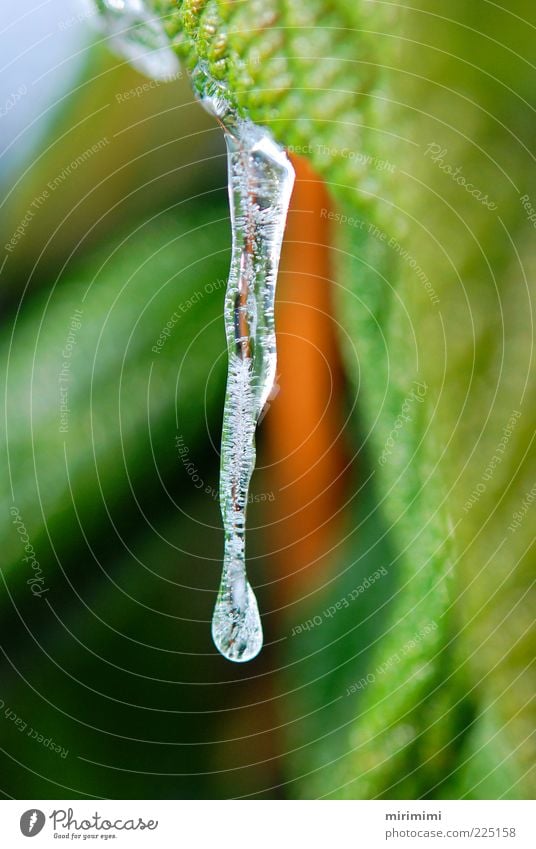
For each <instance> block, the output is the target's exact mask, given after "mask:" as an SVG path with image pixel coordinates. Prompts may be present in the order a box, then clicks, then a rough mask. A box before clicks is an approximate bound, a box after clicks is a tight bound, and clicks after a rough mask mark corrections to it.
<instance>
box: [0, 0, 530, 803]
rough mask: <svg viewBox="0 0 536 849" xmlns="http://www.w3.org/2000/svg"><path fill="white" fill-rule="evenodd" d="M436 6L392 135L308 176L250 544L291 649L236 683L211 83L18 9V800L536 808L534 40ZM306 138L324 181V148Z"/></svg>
mask: <svg viewBox="0 0 536 849" xmlns="http://www.w3.org/2000/svg"><path fill="white" fill-rule="evenodd" d="M350 5H352V6H353V5H355V4H350V3H348V8H350ZM358 5H359V4H358ZM361 5H363V4H361ZM368 5H376V4H368ZM317 6H318V4H315V9H316V7H317ZM414 6H415V8H414V9H413V10H407V9H406V10H405V11H404V10H399V11H400V12H401V14H400V17H399V18H396V19H392V20H391V19H390V20H389V23H388V24H386V25H385V28H384V29H382V30H381V31H378V32H376V33H375V37H374V40H373V41H374V46H373V49H374V51H376V53H377V58H376V62H377V65H378V67H380V68H381V69H382V72H383V73H385V74H386V76H387V79H388V80H389V81H390V84H391V87H392V88H391V90H390V94H389V95H387V94H386V95H385V97H384V98H382V97H381V96H379V95H378V96H376V98H375V106H374V111H373V113H372V114H373V119H374V121H375V124H374V125H373V126H372V127H370V126H369V127H363V126H358V124H359V121H358V119H357V118H356V125H355V127H353V126H350V128H349V129H348V127H346V130H345V132H346V131H348V132H349V134H350V138H351V139H353V141H352V143H351V146H350V147H346V146H344V147H341V146H339V148H338V149H336V148H335V147H334V146H333V144H332V143H330V144H331V146H329V145H328V147H329V150H328V149H326V150H324V151H322V152H321V153H319V151H318V148H316V150H315V151H314V152H316V154H317V156H316V160H317V161H316V162H314V163H313V165H311V162H310V160H311V158H312V159H313V160H314V159H315V157H314V156H313V157H310V156H309V155H308V153H310V152H311V151H308V150H307V145H306V144H305V145H301V146H300V145H297V144H295V145H294V146H293V145H292V144H291V143H289V145H288V146H289V149H290V151H291V155H292V157H293V162H294V164H295V167H296V172H297V183H296V190H295V194H294V198H293V202H292V208H291V212H290V214H289V220H288V228H287V234H286V239H285V246H284V254H283V258H282V267H281V274H280V281H279V287H278V307H277V322H278V336H279V350H280V358H279V370H278V378H277V384H276V390H275V391H274V393H273V398H272V399H271V401H270V407H269V409H268V411H267V413H266V415H265V416H264V418H263V421H262V424H261V427H260V430H259V436H258V442H257V445H258V467H257V471H256V473H255V476H254V481H253V485H252V492H251V503H250V506H249V512H248V522H249V532H248V541H247V547H248V562H249V571H250V580H251V583H252V585H253V586H254V587H255V590H256V593H257V596H258V599H259V606H260V609H261V613H262V617H263V626H264V630H265V636H266V645H265V648H264V650H263V651H262V653H261V654H260V655H259V657H258V658H256V659H255V660H254V661H252V662H251V663H248V664H245V665H235V664H230V663H228V662H227V661H225V660H224V659H223V658H222V657H220V656H219V655H218V653H217V652H216V650H215V648H214V646H213V644H212V642H211V637H210V618H211V614H212V608H213V605H214V601H215V597H216V592H217V588H218V584H219V575H220V568H221V552H222V543H223V541H222V530H221V522H220V514H219V507H218V500H217V492H218V465H219V439H220V430H221V418H222V410H223V397H224V391H225V371H226V353H225V337H224V330H223V322H222V307H223V296H224V287H225V280H226V276H227V270H228V266H229V261H230V238H231V233H230V224H229V218H228V207H227V197H226V162H225V155H224V145H223V139H222V136H221V131H220V129H219V127H218V126H217V125H216V123H215V122H214V121H213V120H212V119H211V118H210V117H209V116H208V115H207V114H206V113H205V112H204V111H203V109H202V108H201V106H200V105H199V104H198V103H197V102H195V100H194V98H193V95H192V92H191V87H190V82H189V79H188V75H187V74H186V73H185V72H184V70H182V71H181V72H180V73H178V74H177V76H176V78H175V79H173V80H172V81H169V82H165V83H163V82H155V81H150V80H149V79H148V78H146V77H143V76H142V75H140V74H139V73H138V72H137V71H135V70H134V69H132V68H131V67H130V66H129V65H128V64H127V63H126V62H125V61H123V59H121V58H120V57H118V56H117V55H114V54H113V53H111V52H110V50H109V49H108V47H109V46H108V44H107V39H106V37H105V36H103V35H102V34H99V33H98V32H96V30H95V28H94V23H95V21H94V20H92V19H93V18H94V15H93V13H92V11H91V7H90V6H89V5H84V6H81V5H79V4H78V3H75V2H71V0H61V2H58V0H54V2H52V0H49V2H44V3H42V2H41V3H37V2H33V0H27V2H25V3H22V4H21V3H15V2H11V0H9V2H7V3H6V2H4V3H3V6H2V13H1V14H2V23H1V38H2V64H3V66H4V67H3V69H2V75H1V88H2V96H1V97H0V108H1V110H2V111H1V117H0V133H1V137H0V145H1V155H0V180H1V184H2V198H1V207H2V218H1V223H0V229H1V233H2V239H1V260H0V279H1V287H0V299H1V311H2V312H1V314H2V318H1V321H2V338H1V342H0V344H1V348H2V383H3V386H2V388H3V393H2V395H3V399H4V414H3V415H2V424H1V425H0V427H1V429H2V440H1V442H2V469H3V472H4V474H3V478H2V481H3V483H2V494H1V498H2V507H1V510H0V516H1V519H0V521H1V522H2V547H1V564H2V568H1V575H2V581H1V583H0V759H1V769H0V776H1V780H0V791H1V792H2V794H3V796H4V797H5V798H11V797H13V798H30V799H31V798H92V797H96V798H101V797H102V798H230V797H246V798H251V797H256V798H290V799H292V798H310V797H340V796H349V797H354V798H376V797H386V798H397V797H399V798H450V797H453V798H460V797H462V798H503V797H506V798H525V797H531V796H532V794H533V793H534V775H533V767H534V743H533V733H534V713H533V710H532V701H533V696H534V678H533V676H532V672H531V670H532V662H533V654H534V651H533V649H534V645H533V638H531V633H532V631H531V628H532V621H533V613H532V611H533V597H532V605H531V587H532V574H533V571H534V570H533V568H532V567H533V563H534V541H533V540H534V538H533V532H532V529H533V525H534V512H533V511H534V506H533V501H534V497H535V490H534V486H535V461H534V449H533V439H534V416H533V409H534V395H535V393H534V388H535V381H534V359H533V358H534V354H533V341H534V339H533V323H532V322H533V291H534V287H533V279H534V268H535V259H536V254H535V249H534V226H535V223H534V222H535V219H536V213H534V209H535V208H536V177H535V170H534V138H535V137H536V119H535V111H534V107H535V94H534V93H535V91H536V85H535V83H536V77H535V71H534V64H533V60H534V32H535V28H536V18H535V13H534V9H533V8H532V5H531V4H530V3H529V2H528V0H527V2H522V0H517V2H514V3H513V4H512V3H509V4H506V3H502V4H501V3H490V2H487V0H478V2H474V3H471V4H467V3H462V2H461V1H460V2H454V3H453V4H450V6H449V10H448V17H447V16H446V14H445V9H444V7H443V4H439V3H434V2H431V0H430V2H418V3H416V4H414ZM338 7H341V8H344V7H345V4H344V3H343V2H342V0H340V2H339V3H335V4H333V8H332V5H330V4H326V9H325V10H324V9H323V7H322V3H320V6H319V8H320V13H321V14H322V15H328V16H329V15H335V16H336V12H337V8H338ZM334 10H335V11H334ZM326 20H328V18H326ZM329 20H331V18H329ZM334 23H335V24H337V20H335V19H334ZM296 26H297V25H296ZM275 29H277V26H276V27H275ZM328 31H329V30H328V29H326V30H325V32H324V35H323V38H324V39H327V35H326V33H327V32H328ZM365 35H366V36H367V37H368V38H369V40H370V31H365V29H363V31H362V32H360V31H359V30H357V29H348V31H347V32H346V33H344V32H343V33H342V35H341V39H342V41H341V42H340V43H341V44H342V45H343V47H342V48H341V50H340V52H339V54H338V55H339V58H340V60H341V62H348V61H349V57H354V56H357V57H358V58H357V59H356V60H355V61H357V62H358V64H359V55H358V54H359V50H358V48H359V45H360V44H361V42H360V38H364V37H365ZM309 36H310V41H311V44H313V45H315V44H316V43H317V41H315V40H318V39H320V42H319V43H318V45H317V47H315V49H317V50H318V51H319V52H320V54H321V56H324V58H325V59H326V62H331V61H332V58H331V59H330V58H329V57H330V56H332V54H331V45H330V44H329V42H328V41H327V40H326V41H325V42H322V39H321V38H320V34H319V32H317V34H316V35H315V34H314V33H313V34H311V33H309ZM356 39H357V40H356ZM393 42H396V44H395V45H394V47H393ZM356 44H357V48H355V46H354V45H356ZM339 46H340V44H339ZM311 49H312V48H311ZM356 49H357V50H358V53H357V54H356V53H355V50H356ZM375 55H376V54H375ZM352 61H354V59H353V58H352ZM365 64H366V62H363V65H365ZM320 67H321V62H320ZM346 67H347V66H346V65H345V68H346ZM362 71H363V68H359V67H355V68H354V67H353V66H351V65H349V66H348V69H347V73H348V79H349V83H348V85H349V86H351V85H352V75H353V74H359V73H361V72H362ZM308 86H309V89H310V91H312V92H313V94H314V91H315V86H316V87H317V88H318V92H319V95H320V94H322V95H325V93H326V92H325V91H324V90H323V89H322V81H321V80H320V81H319V80H318V78H317V77H315V75H314V74H311V77H310V80H309V83H308ZM302 87H303V84H302ZM299 90H300V89H299V88H297V91H299ZM330 96H331V98H332V99H333V98H335V99H336V97H337V96H338V93H337V91H335V90H332V91H331V92H330ZM307 102H308V101H307ZM298 103H299V101H298ZM272 108H273V111H272V113H271V115H272V120H273V129H274V132H276V133H280V134H281V135H282V140H283V141H285V126H284V123H283V124H281V116H279V114H278V106H277V99H276V100H275V105H274V104H272ZM304 108H306V107H304ZM302 117H303V120H304V122H305V121H307V122H308V125H309V124H310V127H311V129H310V132H311V140H312V142H311V143H313V142H314V144H315V145H316V144H317V140H318V139H319V138H320V139H322V134H321V132H322V127H323V124H322V121H323V118H322V113H321V111H320V112H319V113H318V114H313V115H309V114H304V115H303V116H302ZM283 118H284V119H285V120H287V121H288V122H289V123H290V121H291V119H289V118H288V117H285V116H283ZM292 120H293V121H295V119H294V118H293V119H292ZM267 123H270V121H267ZM354 130H355V132H354ZM365 130H369V131H370V137H369V136H367V134H366V132H365ZM304 132H305V130H304ZM377 136H378V137H380V138H376V137H377ZM347 137H348V136H345V138H347ZM289 138H290V136H289ZM370 138H372V139H373V141H372V142H371V141H370ZM369 144H370V146H368V145H369ZM366 157H368V159H367V158H366ZM345 160H346V161H348V160H349V161H352V162H354V163H358V164H360V165H362V166H363V169H364V172H365V173H364V176H363V181H364V182H363V185H364V186H365V188H364V189H363V191H364V193H365V194H366V195H367V202H364V201H363V198H360V200H359V201H357V202H354V201H353V200H352V197H351V192H352V190H353V187H352V186H350V187H348V186H345V187H344V186H343V187H342V188H341V180H340V173H341V171H340V167H341V166H340V163H341V162H342V163H343V165H344V161H345ZM319 163H320V164H319ZM337 163H338V165H337ZM336 166H337V167H339V170H337V167H336ZM449 169H450V170H449ZM456 169H458V170H457V171H456ZM330 174H333V176H332V177H330ZM460 174H463V175H464V178H466V183H470V184H471V186H472V187H473V188H474V191H475V192H476V193H477V194H474V193H473V194H472V193H470V191H469V190H467V188H466V186H465V185H464V184H461V183H460V182H459V180H457V179H456V178H457V177H459V176H460ZM367 181H368V182H367ZM371 187H372V188H371ZM483 198H485V199H487V200H485V201H483V200H482V199H483ZM371 199H372V200H371ZM387 208H389V209H390V210H391V211H392V209H393V208H396V210H397V212H398V213H400V222H401V223H400V226H398V225H397V227H398V229H396V230H395V229H393V228H392V226H391V223H390V222H391V220H392V219H390V218H389V217H388V216H387V214H386V213H385V210H386V209H387ZM531 210H532V211H531ZM533 213H534V215H533ZM28 546H29V547H28ZM24 558H26V559H24ZM29 581H30V583H29ZM32 581H33V582H32Z"/></svg>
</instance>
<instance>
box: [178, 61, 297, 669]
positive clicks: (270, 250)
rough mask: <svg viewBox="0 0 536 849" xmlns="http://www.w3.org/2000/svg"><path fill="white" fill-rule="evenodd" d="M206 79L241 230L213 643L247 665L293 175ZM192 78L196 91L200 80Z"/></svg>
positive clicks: (204, 96)
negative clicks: (248, 546)
mask: <svg viewBox="0 0 536 849" xmlns="http://www.w3.org/2000/svg"><path fill="white" fill-rule="evenodd" d="M197 73H198V74H200V75H202V84H201V86H199V90H200V97H201V101H202V103H203V104H204V106H205V107H206V108H207V109H208V110H209V111H210V112H212V113H213V114H214V115H215V116H216V117H217V119H218V120H219V122H220V123H221V125H222V127H223V129H224V135H225V142H226V145H227V162H228V181H229V204H230V209H231V225H232V254H231V268H230V271H229V281H228V284H227V292H226V295H225V332H226V337H227V348H228V357H229V369H228V376H227V391H226V397H225V410H224V414H223V430H222V446H221V467H220V504H221V511H222V518H223V526H224V531H225V546H224V558H223V574H222V579H221V585H220V590H219V593H218V598H217V601H216V606H215V608H214V616H213V619H212V637H213V639H214V643H215V644H216V647H217V648H218V649H219V651H220V652H221V653H222V654H223V655H224V657H226V658H227V659H228V660H234V661H246V660H251V659H252V658H253V657H255V656H256V655H257V654H258V653H259V651H260V650H261V648H262V641H263V636H262V625H261V620H260V616H259V609H258V607H257V600H256V598H255V594H254V592H253V590H252V589H251V587H250V585H249V583H248V581H247V577H246V562H245V533H246V508H247V501H248V491H249V483H250V480H251V475H252V473H253V469H254V467H255V429H256V426H257V421H258V419H259V416H260V415H261V413H262V410H263V408H264V405H265V404H266V402H267V400H268V396H269V395H270V392H271V390H272V387H273V384H274V380H275V370H276V337H275V325H274V301H275V287H276V280H277V269H278V265H279V257H280V253H281V243H282V241H283V233H284V229H285V223H286V218H287V212H288V206H289V202H290V196H291V193H292V187H293V185H294V169H293V168H292V165H291V164H290V162H289V160H288V159H287V156H286V154H285V152H284V150H283V149H282V148H281V147H280V146H279V145H278V144H277V143H276V142H275V141H274V139H273V138H272V136H271V135H270V133H269V132H268V131H267V130H266V129H263V128H262V127H258V126H257V125H255V124H253V123H252V122H251V121H249V120H247V119H245V118H242V117H240V116H238V115H237V114H236V113H235V112H234V111H233V110H232V109H231V108H230V107H229V105H228V103H227V100H226V98H225V91H224V89H223V88H222V86H221V85H220V84H219V83H217V82H215V81H211V80H209V78H208V75H207V73H206V71H205V70H204V69H203V68H202V67H200V68H199V69H198V72H197ZM193 79H194V85H195V83H196V75H194V78H193Z"/></svg>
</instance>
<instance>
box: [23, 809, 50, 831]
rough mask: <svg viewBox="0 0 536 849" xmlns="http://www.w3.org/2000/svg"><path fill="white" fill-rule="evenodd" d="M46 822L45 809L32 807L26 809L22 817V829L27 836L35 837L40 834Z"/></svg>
mask: <svg viewBox="0 0 536 849" xmlns="http://www.w3.org/2000/svg"><path fill="white" fill-rule="evenodd" d="M44 824H45V815H44V813H43V811H39V810H38V809H37V808H30V810H29V811H24V813H23V815H22V816H21V818H20V830H21V831H22V833H23V834H24V836H25V837H35V835H36V834H39V832H40V831H41V829H42V828H43V826H44Z"/></svg>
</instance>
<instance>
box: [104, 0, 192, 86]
mask: <svg viewBox="0 0 536 849" xmlns="http://www.w3.org/2000/svg"><path fill="white" fill-rule="evenodd" d="M96 4H97V8H98V10H99V12H100V24H101V28H102V29H103V30H104V32H106V33H107V35H108V38H109V41H110V46H111V47H112V48H113V49H114V50H115V51H116V52H117V53H119V54H120V55H121V56H124V57H125V58H126V59H128V60H129V62H131V64H132V65H134V67H135V68H137V69H138V71H141V72H142V73H143V74H146V75H147V76H148V77H154V78H156V79H159V80H165V79H170V78H171V77H173V76H175V75H176V74H177V73H178V71H179V60H178V59H177V57H176V55H175V53H174V52H173V49H172V48H171V45H170V42H169V38H168V36H167V35H166V31H165V29H164V25H163V23H162V20H161V19H160V18H159V17H158V16H157V14H156V12H155V11H154V10H153V9H152V8H151V6H150V4H148V3H147V2H146V0H96Z"/></svg>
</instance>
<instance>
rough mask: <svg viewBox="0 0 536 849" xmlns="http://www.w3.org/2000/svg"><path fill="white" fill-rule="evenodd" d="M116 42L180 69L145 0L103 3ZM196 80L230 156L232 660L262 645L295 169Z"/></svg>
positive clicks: (156, 69) (224, 461) (227, 465)
mask: <svg viewBox="0 0 536 849" xmlns="http://www.w3.org/2000/svg"><path fill="white" fill-rule="evenodd" d="M96 4H97V7H98V9H99V11H100V13H101V21H102V25H103V28H104V29H105V31H106V32H107V33H108V35H109V37H110V40H111V45H112V46H113V47H114V48H115V49H116V50H117V51H118V52H119V53H122V54H123V55H124V56H126V57H127V58H128V59H130V61H131V62H132V63H133V64H134V65H136V66H137V67H138V68H139V69H140V70H142V71H144V72H145V73H147V74H149V75H150V76H154V77H157V78H160V79H163V78H166V77H171V76H173V74H175V73H176V71H177V70H178V64H177V59H176V57H175V54H174V53H173V50H172V49H171V47H170V45H169V41H168V38H167V35H166V33H165V29H164V26H163V23H162V20H161V19H160V18H159V17H158V16H157V15H156V14H155V12H154V9H153V7H152V5H151V4H150V3H147V2H146V0H96ZM192 82H193V84H194V87H195V88H196V89H197V93H198V96H199V98H200V100H201V102H202V103H203V104H204V106H205V107H206V108H207V109H208V111H209V112H211V113H212V114H213V115H215V116H216V117H217V119H218V120H219V122H220V124H221V125H222V128H223V130H224V134H225V141H226V144H227V152H228V172H229V200H230V206H231V221H232V237H233V248H232V258H231V269H230V273H229V282H228V287H227V294H226V297H225V330H226V335H227V346H228V352H229V373H228V379H227V394H226V400H225V411H224V417H223V434H222V449H221V475H220V502H221V511H222V517H223V525H224V530H225V548H224V559H223V574H222V579H221V585H220V590H219V593H218V598H217V601H216V606H215V609H214V616H213V619H212V636H213V639H214V642H215V644H216V646H217V648H218V649H219V650H220V652H221V653H222V654H223V655H224V656H225V657H226V658H228V659H229V660H234V661H245V660H251V658H253V657H255V656H256V655H257V654H258V653H259V651H260V650H261V648H262V639H263V637H262V626H261V620H260V616H259V610H258V607H257V600H256V598H255V595H254V593H253V590H252V589H251V587H250V585H249V583H248V580H247V577H246V564H245V533H246V507H247V501H248V490H249V482H250V480H251V475H252V473H253V469H254V466H255V429H256V426H257V422H258V419H259V416H260V414H261V412H262V410H263V407H264V405H265V403H266V401H267V399H268V396H269V394H270V392H271V390H272V386H273V383H274V379H275V367H276V343H275V330H274V297H275V284H276V278H277V268H278V264H279V256H280V252H281V242H282V240H283V231H284V228H285V222H286V217H287V211H288V205H289V201H290V195H291V192H292V187H293V184H294V170H293V168H292V165H291V164H290V162H289V160H288V159H287V157H286V154H285V152H284V150H283V149H282V148H281V147H279V145H278V144H276V142H275V141H274V139H273V138H272V136H271V135H270V133H269V132H268V131H267V130H265V129H263V128H262V127H258V126H256V125H255V124H253V123H252V122H251V121H248V120H247V119H245V118H241V117H240V116H238V115H237V114H236V113H235V112H234V111H233V110H232V109H231V108H230V106H229V101H228V98H227V97H226V91H225V87H224V85H223V84H222V83H219V82H217V81H215V80H214V79H212V78H211V77H210V74H209V72H208V68H207V67H206V65H205V64H204V63H203V62H200V63H199V64H198V66H197V68H196V69H195V70H194V72H193V74H192Z"/></svg>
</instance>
